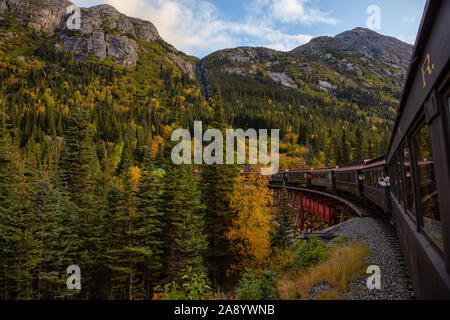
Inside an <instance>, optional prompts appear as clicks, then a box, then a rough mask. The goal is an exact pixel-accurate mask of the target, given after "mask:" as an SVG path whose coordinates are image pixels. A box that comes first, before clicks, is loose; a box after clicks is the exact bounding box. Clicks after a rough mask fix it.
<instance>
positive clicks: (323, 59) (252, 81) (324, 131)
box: [198, 28, 412, 164]
mask: <svg viewBox="0 0 450 320" xmlns="http://www.w3.org/2000/svg"><path fill="white" fill-rule="evenodd" d="M411 54H412V46H410V45H408V44H406V43H403V42H401V41H400V40H397V39H395V38H391V37H386V36H383V35H380V34H378V33H375V32H373V31H371V30H367V29H362V28H356V29H354V30H351V31H347V32H344V33H342V34H340V35H338V36H336V37H334V38H331V37H319V38H315V39H313V40H312V41H311V42H310V43H308V44H305V45H303V46H300V47H298V48H296V49H294V50H292V51H290V52H279V51H275V50H271V49H266V48H251V47H241V48H235V49H227V50H221V51H218V52H215V53H212V54H211V55H209V56H207V57H205V58H204V59H203V60H202V61H201V62H200V63H199V64H198V70H199V75H200V80H201V82H202V88H203V91H204V93H205V94H206V95H207V96H209V95H212V93H213V91H214V88H220V89H221V90H222V95H223V97H224V100H225V106H226V111H227V116H228V118H229V119H230V121H231V122H232V124H233V125H234V126H236V127H256V128H280V129H281V131H282V132H281V134H282V137H283V139H284V141H285V142H286V143H287V142H288V141H291V142H292V143H298V144H299V145H301V146H306V147H307V149H308V150H309V151H307V152H306V156H308V153H310V152H311V150H313V151H312V152H313V153H314V156H313V158H316V159H317V158H321V157H322V160H324V156H323V155H321V152H323V153H326V152H332V153H334V154H336V151H335V150H334V151H329V150H328V151H327V150H326V149H327V148H326V145H327V144H330V143H331V138H332V137H333V136H337V137H340V136H341V135H342V132H343V129H344V130H345V131H346V135H347V139H349V140H350V144H352V147H353V148H356V145H355V143H357V142H355V141H356V140H357V139H356V134H357V131H358V130H359V131H361V132H363V135H364V136H365V138H364V139H365V141H366V144H367V143H368V144H374V146H372V147H370V146H368V145H367V146H365V149H366V150H365V152H363V155H362V157H369V156H370V157H372V156H373V155H374V154H378V153H379V154H381V153H382V152H384V150H385V148H386V147H387V143H388V142H387V141H388V138H387V137H386V136H387V135H388V134H389V133H388V132H389V129H390V127H391V126H392V124H393V120H394V117H395V107H396V105H397V104H398V101H399V99H400V95H401V91H402V88H403V81H404V79H405V77H406V72H407V65H408V63H409V58H410V55H411ZM291 132H292V133H293V134H294V136H296V135H297V136H298V139H292V134H291ZM358 135H359V133H358ZM369 140H370V141H369ZM374 141H375V142H374ZM330 148H331V147H329V148H328V149H330ZM370 149H372V150H370ZM294 153H296V154H298V153H299V152H294ZM300 153H301V152H300ZM303 153H304V155H305V152H303ZM309 157H311V156H309ZM326 162H329V161H326ZM332 162H333V161H330V163H332ZM309 164H313V163H309Z"/></svg>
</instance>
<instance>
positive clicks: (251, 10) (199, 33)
mask: <svg viewBox="0 0 450 320" xmlns="http://www.w3.org/2000/svg"><path fill="white" fill-rule="evenodd" d="M308 1H309V0H251V1H250V2H248V3H247V4H246V8H247V9H246V11H245V13H244V14H243V17H242V21H229V20H226V19H224V18H223V17H221V13H220V12H219V10H218V9H217V8H216V7H215V6H214V5H213V4H212V3H210V2H208V1H206V0H126V1H124V0H103V1H101V0H78V1H77V0H74V2H75V3H76V4H77V5H80V6H84V5H85V6H89V5H93V4H98V3H108V4H110V5H112V6H114V7H115V8H116V9H117V10H119V11H120V12H123V13H125V14H127V15H129V16H133V17H138V18H142V19H145V20H149V21H151V22H152V23H153V24H155V26H156V28H157V29H158V31H159V33H160V35H161V36H162V37H163V39H164V40H166V41H168V42H169V43H171V44H173V45H174V46H175V47H176V48H177V49H180V50H182V51H184V52H186V53H189V54H194V55H198V56H202V55H204V54H206V53H210V52H212V51H215V50H219V49H223V48H229V47H235V46H238V45H244V44H245V45H255V46H266V47H269V48H273V49H277V50H283V51H286V50H291V49H293V48H295V47H297V46H299V45H301V44H304V43H306V42H308V41H309V40H311V39H312V36H310V35H304V34H292V33H289V32H286V31H285V30H284V29H283V28H282V27H280V24H304V25H311V24H314V23H326V24H334V23H337V20H336V19H334V18H331V17H329V15H328V14H327V13H323V12H321V11H318V10H315V9H310V8H307V7H306V6H305V4H306V3H307V2H308Z"/></svg>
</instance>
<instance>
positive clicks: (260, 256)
mask: <svg viewBox="0 0 450 320" xmlns="http://www.w3.org/2000/svg"><path fill="white" fill-rule="evenodd" d="M255 171H257V170H255ZM268 184H269V177H264V176H261V175H259V174H251V175H241V176H240V177H239V178H237V181H236V184H235V187H234V190H233V194H232V196H231V197H230V206H231V209H232V210H233V212H234V213H235V218H234V219H233V221H232V226H231V228H230V229H229V231H228V232H227V233H226V237H227V239H228V240H229V242H230V248H231V251H232V252H233V254H234V256H235V263H234V264H233V265H232V266H231V269H230V270H229V273H230V274H233V273H241V274H242V273H243V272H245V271H246V270H248V269H249V268H258V267H261V266H263V265H264V264H265V263H267V261H268V258H269V256H270V254H271V245H270V228H271V224H272V218H271V216H270V207H271V205H272V201H273V198H272V192H271V190H270V189H269V187H268Z"/></svg>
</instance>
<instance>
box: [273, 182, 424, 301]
mask: <svg viewBox="0 0 450 320" xmlns="http://www.w3.org/2000/svg"><path fill="white" fill-rule="evenodd" d="M273 187H278V188H279V186H273ZM286 188H287V189H288V190H291V191H299V192H305V193H307V192H308V193H311V192H312V193H319V194H321V195H327V196H330V197H332V198H333V199H335V200H338V201H341V202H342V203H344V204H345V205H346V206H347V207H348V208H349V209H351V210H354V211H355V212H356V214H357V216H359V217H360V218H361V219H364V218H372V219H373V220H374V221H375V223H376V224H377V225H378V227H379V229H380V230H381V231H382V233H383V238H384V239H385V240H386V241H387V242H388V245H389V247H390V249H391V251H392V255H393V257H394V258H395V259H396V261H397V264H398V268H399V270H398V274H399V275H400V276H401V277H402V278H403V279H404V280H406V282H407V290H408V295H409V297H410V299H415V298H416V295H415V292H414V289H413V285H412V281H411V278H410V276H409V271H408V267H407V264H406V260H405V256H404V252H403V250H402V247H401V245H400V240H399V237H398V234H397V232H396V230H395V227H394V225H393V223H392V219H391V216H390V215H388V214H385V213H383V212H382V211H381V210H380V209H378V208H377V207H375V206H371V205H370V204H368V203H366V202H365V201H363V200H362V199H355V198H353V197H351V196H349V195H346V194H343V193H338V194H336V193H331V192H329V191H324V190H316V189H312V190H311V189H304V188H295V187H286ZM340 226H341V224H338V225H336V226H334V227H331V228H329V229H327V230H324V232H325V233H326V232H328V230H330V229H331V230H334V231H336V232H338V231H339V230H340ZM310 236H311V234H308V237H310ZM308 237H306V238H308ZM375 247H376V246H375Z"/></svg>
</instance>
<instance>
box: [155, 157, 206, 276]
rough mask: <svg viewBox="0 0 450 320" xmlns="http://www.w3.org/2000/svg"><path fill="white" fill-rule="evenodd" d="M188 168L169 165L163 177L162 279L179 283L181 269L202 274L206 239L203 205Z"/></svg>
mask: <svg viewBox="0 0 450 320" xmlns="http://www.w3.org/2000/svg"><path fill="white" fill-rule="evenodd" d="M196 180H197V179H196V177H195V176H194V174H193V168H192V167H191V166H189V165H180V166H177V165H170V166H169V167H167V169H166V175H165V178H164V193H163V196H162V200H163V213H164V216H165V218H166V219H167V220H166V221H167V222H166V227H165V237H164V240H165V249H164V252H165V264H164V265H165V267H164V269H165V270H166V272H165V276H166V279H167V280H180V279H181V277H182V276H183V275H184V270H185V269H186V268H187V267H190V268H191V269H192V271H193V272H196V273H204V272H206V267H205V263H204V255H205V253H206V250H207V246H208V244H207V238H206V234H205V232H204V230H205V226H204V209H205V208H204V205H203V204H202V202H201V193H200V190H199V187H198V181H196Z"/></svg>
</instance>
